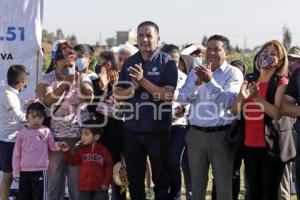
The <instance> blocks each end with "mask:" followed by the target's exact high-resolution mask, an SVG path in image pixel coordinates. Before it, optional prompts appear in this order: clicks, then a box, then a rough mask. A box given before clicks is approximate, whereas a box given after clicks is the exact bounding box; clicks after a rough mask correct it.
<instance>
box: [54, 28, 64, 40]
mask: <svg viewBox="0 0 300 200" xmlns="http://www.w3.org/2000/svg"><path fill="white" fill-rule="evenodd" d="M63 39H65V35H64V33H63V31H62V29H60V28H59V29H57V30H56V35H55V40H63Z"/></svg>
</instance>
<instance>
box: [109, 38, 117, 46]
mask: <svg viewBox="0 0 300 200" xmlns="http://www.w3.org/2000/svg"><path fill="white" fill-rule="evenodd" d="M106 44H107V46H108V47H109V48H110V47H113V46H116V45H117V40H116V38H114V37H110V38H107V39H106Z"/></svg>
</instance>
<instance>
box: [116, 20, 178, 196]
mask: <svg viewBox="0 0 300 200" xmlns="http://www.w3.org/2000/svg"><path fill="white" fill-rule="evenodd" d="M159 39H160V38H159V28H158V26H157V25H156V24H155V23H153V22H151V21H145V22H142V23H141V24H140V25H139V26H138V30H137V43H138V48H139V51H138V52H137V53H136V54H134V55H133V56H131V57H129V58H128V59H127V60H126V61H125V63H124V65H123V67H122V71H121V74H120V79H119V82H118V85H117V87H116V89H115V95H116V98H117V99H119V100H123V101H124V104H125V105H126V111H124V113H125V124H124V130H125V135H124V154H125V160H126V167H127V175H128V179H129V191H130V196H131V199H132V200H143V199H145V185H144V182H145V172H146V156H147V155H149V157H150V161H151V168H152V173H153V176H152V178H153V182H154V184H155V188H154V191H155V199H156V200H167V199H168V178H167V171H166V169H167V168H166V160H167V159H166V154H167V145H168V137H169V131H170V127H171V123H172V115H171V105H172V104H171V103H172V99H173V94H174V91H175V88H176V85H177V67H176V63H175V61H174V60H172V59H171V57H169V56H168V55H167V54H165V53H163V52H161V50H160V49H159V48H158V41H159Z"/></svg>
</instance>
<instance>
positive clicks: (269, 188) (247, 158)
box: [231, 40, 291, 200]
mask: <svg viewBox="0 0 300 200" xmlns="http://www.w3.org/2000/svg"><path fill="white" fill-rule="evenodd" d="M287 65H288V60H287V53H286V50H285V48H284V47H283V45H282V44H281V43H280V42H278V41H277V40H272V41H270V42H267V43H266V44H264V45H263V47H262V48H261V50H260V51H259V52H258V56H257V59H256V66H257V69H258V72H257V73H254V74H253V75H252V76H248V77H246V80H245V81H244V83H243V84H242V87H241V90H240V93H239V94H238V96H237V98H236V100H235V102H234V104H233V106H232V108H231V111H232V113H233V114H235V115H237V114H239V113H241V110H242V111H243V112H242V113H243V117H244V118H245V128H244V136H245V138H244V143H243V146H244V163H245V171H246V178H247V181H248V189H249V200H262V199H265V200H277V199H278V191H279V184H280V181H281V177H282V174H283V170H284V166H285V163H286V161H285V160H283V158H282V157H281V155H280V157H279V156H278V155H272V154H270V152H271V151H270V149H269V147H268V146H269V144H270V143H269V142H268V141H269V139H268V137H266V133H267V132H266V130H268V129H267V127H268V126H269V122H270V120H273V121H278V120H280V119H282V115H281V112H280V104H281V100H282V97H283V94H284V92H285V89H286V86H287V83H288V79H287V78H286V75H287ZM250 77H251V78H250ZM241 105H242V106H241ZM241 108H242V109H241ZM282 128H288V129H285V130H289V128H290V129H291V127H282ZM288 134H289V133H288V132H287V133H286V135H288ZM273 141H275V140H273ZM278 145H279V148H280V149H284V148H286V144H281V143H280V144H278ZM279 153H281V152H279Z"/></svg>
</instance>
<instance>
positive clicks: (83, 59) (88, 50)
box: [74, 44, 98, 80]
mask: <svg viewBox="0 0 300 200" xmlns="http://www.w3.org/2000/svg"><path fill="white" fill-rule="evenodd" d="M74 50H75V51H76V54H77V59H76V63H75V65H76V70H77V71H78V72H80V73H85V74H87V76H88V77H89V78H90V79H91V80H95V79H97V78H98V75H97V74H96V73H95V72H93V71H91V70H89V66H90V64H91V62H92V59H93V54H94V49H93V47H91V46H90V45H87V44H78V45H76V46H75V47H74Z"/></svg>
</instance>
